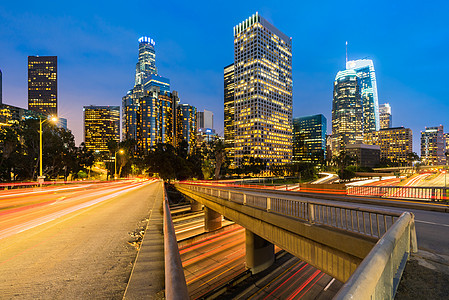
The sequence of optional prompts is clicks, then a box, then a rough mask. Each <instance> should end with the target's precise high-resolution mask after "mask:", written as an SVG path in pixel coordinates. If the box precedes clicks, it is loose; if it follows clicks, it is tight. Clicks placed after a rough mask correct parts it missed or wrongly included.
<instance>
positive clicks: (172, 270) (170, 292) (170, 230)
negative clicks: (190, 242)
mask: <svg viewBox="0 0 449 300" xmlns="http://www.w3.org/2000/svg"><path fill="white" fill-rule="evenodd" d="M163 207H164V260H165V298H166V299H168V300H185V299H189V293H188V291H187V284H186V278H185V276H184V269H183V268H182V262H181V256H180V255H179V249H178V241H177V240H176V235H175V229H174V227H173V221H172V218H171V213H170V206H169V204H168V199H167V194H166V192H165V189H164V205H163Z"/></svg>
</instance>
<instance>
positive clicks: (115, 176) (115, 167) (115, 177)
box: [114, 149, 125, 179]
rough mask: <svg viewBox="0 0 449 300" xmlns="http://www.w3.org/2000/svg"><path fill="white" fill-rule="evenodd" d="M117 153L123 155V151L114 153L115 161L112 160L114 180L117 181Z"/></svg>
mask: <svg viewBox="0 0 449 300" xmlns="http://www.w3.org/2000/svg"><path fill="white" fill-rule="evenodd" d="M117 153H120V154H123V153H125V151H124V150H123V149H120V150H118V151H115V159H114V179H117Z"/></svg>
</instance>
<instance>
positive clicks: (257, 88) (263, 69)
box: [234, 13, 293, 167]
mask: <svg viewBox="0 0 449 300" xmlns="http://www.w3.org/2000/svg"><path fill="white" fill-rule="evenodd" d="M292 89H293V81H292V40H291V38H289V37H288V36H287V35H285V34H284V33H282V32H281V31H280V30H278V29H277V28H276V27H274V26H273V25H272V24H270V23H269V22H268V21H267V20H265V19H264V18H262V17H261V16H259V15H258V14H257V13H256V14H255V15H252V16H251V17H249V18H248V19H246V20H245V21H243V22H241V23H240V24H238V25H237V26H235V27H234V128H235V129H234V130H235V136H234V147H235V155H234V163H235V165H237V166H240V165H241V164H242V163H243V161H244V158H251V157H253V158H260V159H262V160H263V161H264V162H265V163H266V165H267V167H269V166H270V164H283V163H288V162H290V161H291V158H292V104H293V103H292Z"/></svg>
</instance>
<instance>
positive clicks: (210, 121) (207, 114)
mask: <svg viewBox="0 0 449 300" xmlns="http://www.w3.org/2000/svg"><path fill="white" fill-rule="evenodd" d="M196 123H197V125H196V129H197V130H199V129H201V128H203V129H205V128H209V129H213V128H214V113H213V112H211V111H210V110H206V109H205V110H204V111H198V112H197V113H196Z"/></svg>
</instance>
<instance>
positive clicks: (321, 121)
mask: <svg viewBox="0 0 449 300" xmlns="http://www.w3.org/2000/svg"><path fill="white" fill-rule="evenodd" d="M326 127H327V120H326V117H324V116H323V115H321V114H320V115H313V116H306V117H301V118H294V119H293V161H307V162H315V163H322V162H323V161H324V159H325V158H326Z"/></svg>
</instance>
